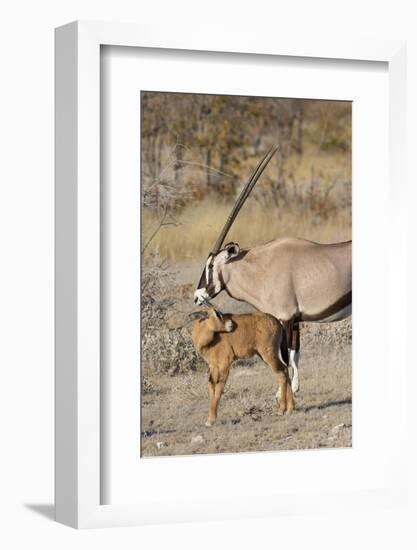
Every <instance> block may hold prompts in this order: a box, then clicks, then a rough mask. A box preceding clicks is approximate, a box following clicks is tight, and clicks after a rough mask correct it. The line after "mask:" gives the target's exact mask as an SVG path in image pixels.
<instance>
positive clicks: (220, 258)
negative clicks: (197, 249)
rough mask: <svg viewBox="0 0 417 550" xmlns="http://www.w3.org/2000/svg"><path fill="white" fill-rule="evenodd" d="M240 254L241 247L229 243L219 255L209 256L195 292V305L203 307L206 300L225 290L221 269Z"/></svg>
mask: <svg viewBox="0 0 417 550" xmlns="http://www.w3.org/2000/svg"><path fill="white" fill-rule="evenodd" d="M239 253H240V248H239V245H238V244H236V243H228V244H227V245H226V246H225V247H224V248H223V249H222V250H220V252H217V254H209V257H208V258H207V261H206V265H205V268H204V271H203V273H202V274H201V277H200V282H199V283H198V286H197V289H196V290H195V292H194V303H195V304H198V305H201V304H203V302H204V300H208V299H210V298H214V297H215V296H217V294H219V292H221V291H222V290H223V288H224V283H223V278H222V275H221V268H222V267H223V266H224V265H225V264H226V263H227V262H229V261H230V260H231V259H232V258H235V257H236V256H237V255H238V254H239Z"/></svg>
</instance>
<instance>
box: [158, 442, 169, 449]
mask: <svg viewBox="0 0 417 550" xmlns="http://www.w3.org/2000/svg"><path fill="white" fill-rule="evenodd" d="M164 447H167V444H166V443H165V442H164V441H157V442H156V448H157V449H163V448H164Z"/></svg>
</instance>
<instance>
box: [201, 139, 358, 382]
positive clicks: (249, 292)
mask: <svg viewBox="0 0 417 550" xmlns="http://www.w3.org/2000/svg"><path fill="white" fill-rule="evenodd" d="M275 151H276V149H274V150H271V151H269V152H268V153H267V154H266V155H265V157H264V158H263V159H262V161H261V162H260V163H259V165H258V167H257V168H256V170H255V172H254V173H253V174H252V176H251V177H250V179H249V181H248V182H247V184H246V185H245V187H244V189H243V190H242V192H241V194H240V196H239V198H238V200H237V201H236V204H235V205H234V207H233V210H232V212H231V213H230V215H229V218H228V219H227V221H226V224H225V226H224V227H223V230H222V231H221V233H220V236H219V238H218V239H217V242H216V244H215V245H214V247H213V249H212V251H211V252H210V254H209V255H208V258H207V261H206V265H205V268H204V270H203V273H202V275H201V278H200V282H199V284H198V287H197V289H196V290H195V292H194V302H195V303H196V304H200V305H201V304H203V303H204V302H205V301H207V300H208V299H210V298H214V297H215V296H217V295H218V294H219V293H220V292H221V291H222V290H225V291H226V292H227V293H228V294H229V295H230V296H231V297H232V298H235V299H236V300H240V301H245V302H247V303H249V304H251V305H252V306H254V307H256V308H257V309H258V310H260V311H262V312H264V313H269V314H271V315H273V316H274V317H276V318H277V319H279V320H280V321H281V322H282V323H283V325H284V327H285V331H286V336H287V342H288V348H289V366H290V367H292V368H293V379H292V390H293V392H297V391H298V387H299V381H298V364H299V358H300V333H299V323H300V322H301V321H315V322H331V321H339V320H341V319H344V318H346V317H348V316H349V315H350V314H351V304H352V241H348V242H343V243H335V244H318V243H314V242H311V241H306V240H302V239H295V238H285V239H277V240H275V241H272V242H269V243H267V244H264V245H261V246H255V247H254V248H250V249H245V250H243V249H240V247H239V245H238V244H237V243H228V244H226V245H225V246H224V247H222V245H223V242H224V240H225V237H226V235H227V233H228V231H229V229H230V227H231V225H232V224H233V221H234V220H235V218H236V216H237V214H238V212H239V210H240V209H241V208H242V206H243V204H244V202H245V200H246V199H247V197H248V196H249V194H250V192H251V190H252V189H253V187H254V185H255V183H256V181H257V180H258V178H259V176H260V175H261V174H262V172H263V170H264V169H265V167H266V166H267V164H268V163H269V161H270V160H271V158H272V156H273V155H274V153H275Z"/></svg>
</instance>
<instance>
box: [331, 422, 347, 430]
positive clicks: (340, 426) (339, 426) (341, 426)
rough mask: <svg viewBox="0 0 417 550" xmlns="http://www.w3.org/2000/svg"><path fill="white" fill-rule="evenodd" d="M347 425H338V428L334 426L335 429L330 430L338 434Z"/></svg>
mask: <svg viewBox="0 0 417 550" xmlns="http://www.w3.org/2000/svg"><path fill="white" fill-rule="evenodd" d="M344 427H345V424H344V423H342V424H338V425H337V426H333V428H332V429H331V430H330V431H331V432H338V431H339V430H340V429H341V428H344Z"/></svg>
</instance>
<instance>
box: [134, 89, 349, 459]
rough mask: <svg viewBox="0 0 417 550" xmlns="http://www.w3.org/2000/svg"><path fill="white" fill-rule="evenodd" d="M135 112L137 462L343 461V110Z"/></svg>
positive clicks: (178, 100)
mask: <svg viewBox="0 0 417 550" xmlns="http://www.w3.org/2000/svg"><path fill="white" fill-rule="evenodd" d="M138 101H140V112H141V119H140V121H138V131H139V128H140V143H141V149H140V152H139V151H138V162H140V167H141V177H140V181H138V182H137V184H138V186H140V196H141V206H140V207H141V250H140V259H141V280H140V294H141V300H140V302H141V303H140V310H141V311H140V317H141V327H140V331H141V364H140V365H138V369H140V379H141V387H140V392H141V400H140V402H141V405H140V408H141V411H140V415H141V438H140V441H141V444H140V456H141V457H162V456H180V455H195V454H218V453H243V452H261V451H288V450H292V451H295V450H307V449H322V448H350V447H352V240H351V239H352V102H351V101H336V100H327V99H307V98H306V99H300V98H281V97H257V96H239V95H213V94H195V93H186V92H181V93H178V92H166V91H154V90H149V91H141V92H140V96H139V95H138ZM139 122H140V125H139Z"/></svg>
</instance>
